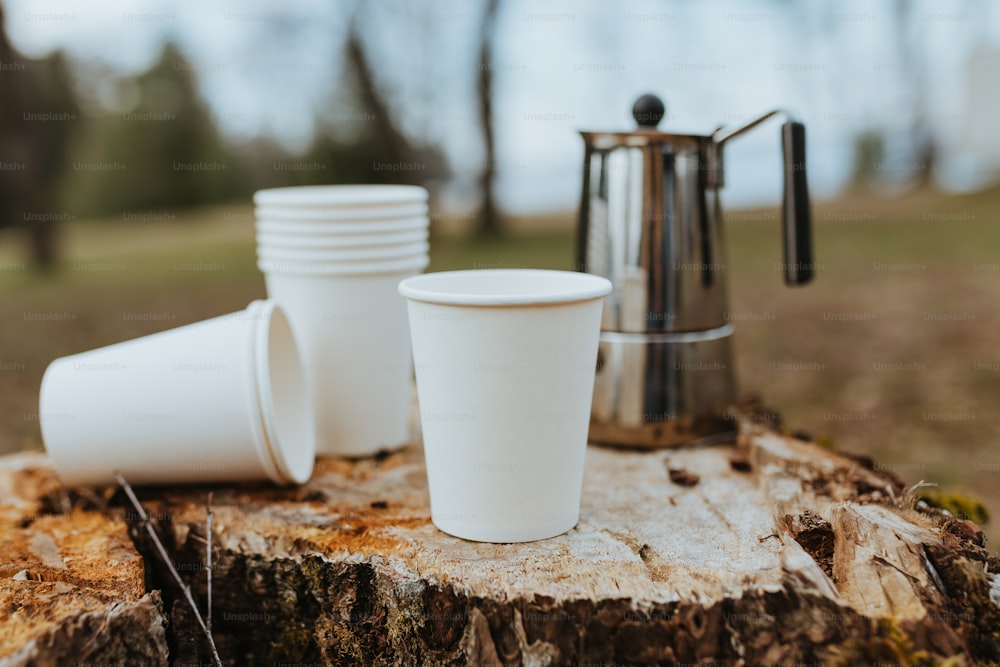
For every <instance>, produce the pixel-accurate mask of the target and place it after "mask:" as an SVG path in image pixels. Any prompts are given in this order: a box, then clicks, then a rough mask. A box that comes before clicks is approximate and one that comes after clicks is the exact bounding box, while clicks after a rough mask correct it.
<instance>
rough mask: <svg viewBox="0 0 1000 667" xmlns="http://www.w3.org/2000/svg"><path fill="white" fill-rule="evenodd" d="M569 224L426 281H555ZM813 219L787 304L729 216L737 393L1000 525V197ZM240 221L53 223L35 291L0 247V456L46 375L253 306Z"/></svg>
mask: <svg viewBox="0 0 1000 667" xmlns="http://www.w3.org/2000/svg"><path fill="white" fill-rule="evenodd" d="M571 217H572V216H571V214H567V215H565V216H563V217H562V218H560V217H559V216H550V217H549V218H547V219H546V220H544V221H543V222H544V224H538V225H530V224H529V225H525V224H520V225H518V228H519V229H521V228H524V227H531V226H536V227H540V228H544V229H545V230H548V231H541V232H535V233H526V232H518V233H517V234H514V235H511V236H509V237H506V238H503V239H500V240H494V241H489V242H485V241H478V242H477V241H472V240H468V239H463V238H461V237H458V236H452V235H440V234H439V235H436V236H434V237H433V238H432V249H431V258H432V265H431V268H430V270H443V269H453V268H487V267H521V266H536V267H548V268H570V267H571V265H572V261H573V257H572V238H573V237H572V219H571ZM814 217H815V223H816V249H817V262H818V264H819V270H818V274H817V279H816V281H815V283H814V284H812V285H810V286H808V287H803V288H796V289H787V288H785V287H784V286H783V284H782V274H781V271H780V267H778V266H776V264H777V263H778V262H780V261H781V251H780V230H779V222H778V217H777V212H776V211H775V210H772V209H762V210H756V211H737V212H732V213H730V215H729V222H728V231H727V233H728V239H727V240H728V254H729V258H728V264H729V267H730V285H731V311H732V314H733V319H734V324H735V326H736V328H737V339H736V351H737V372H738V377H739V380H740V384H741V390H742V392H743V393H744V394H756V395H759V396H761V397H762V398H763V399H764V401H765V402H766V403H767V404H768V405H770V406H773V407H775V408H777V409H778V410H779V411H780V412H781V413H782V414H783V415H784V417H785V421H786V424H787V425H788V426H789V427H790V428H797V429H802V430H805V431H808V432H811V433H813V434H814V435H816V436H825V437H828V438H830V439H832V440H833V441H834V442H835V443H836V445H837V446H838V447H843V448H845V449H848V450H851V451H854V452H858V453H863V454H867V455H869V456H872V457H873V458H874V459H875V460H876V462H877V464H878V465H879V466H880V467H884V468H885V469H889V470H893V471H895V472H897V474H899V475H900V476H901V477H902V478H903V479H904V480H907V481H911V482H916V481H919V480H926V481H929V482H935V483H938V484H940V485H941V487H942V488H943V489H956V488H957V489H962V490H963V491H966V492H968V493H969V494H970V495H972V496H974V497H978V498H980V499H982V500H984V501H985V502H986V504H987V507H988V508H990V509H993V510H994V511H1000V484H998V483H997V481H998V479H1000V448H998V447H997V443H998V442H1000V440H998V436H1000V416H998V415H997V413H996V411H995V409H994V404H995V403H996V402H997V401H998V400H1000V346H998V343H1000V328H998V323H1000V225H998V220H1000V192H986V193H980V194H976V195H970V196H961V197H959V196H944V195H940V194H935V193H930V192H926V193H917V194H913V195H908V196H906V197H902V198H897V199H892V200H885V199H875V198H850V199H843V200H840V201H837V202H831V203H818V204H816V205H815V209H814ZM251 220H252V218H251V212H250V209H249V207H219V208H213V209H206V210H200V211H190V212H184V213H178V215H177V219H176V220H172V221H169V222H165V223H144V222H133V221H123V220H117V221H114V220H104V221H78V222H74V223H69V224H67V226H66V229H65V232H66V234H65V235H64V239H63V240H64V250H65V253H64V254H65V257H66V260H65V262H64V265H63V267H62V268H61V270H60V271H58V272H57V273H56V274H55V275H54V276H50V277H45V276H39V275H37V274H35V273H34V272H32V271H30V270H26V269H24V268H23V267H22V264H21V261H23V260H21V259H20V256H19V254H18V252H19V247H18V243H19V242H20V239H19V237H16V236H15V235H14V234H13V233H12V232H11V231H7V232H4V233H3V234H0V322H2V327H0V396H2V397H3V401H2V408H0V410H2V411H0V453H2V452H10V451H16V450H20V449H28V448H33V449H37V448H40V447H41V439H40V435H39V430H38V417H37V392H38V387H39V382H40V380H41V375H42V372H43V370H44V368H45V365H46V364H47V363H48V362H49V361H51V360H52V359H53V358H55V357H58V356H62V355H65V354H70V353H74V352H79V351H83V350H86V349H89V348H92V347H95V346H99V345H105V344H109V343H114V342H117V341H120V340H124V339H127V338H132V337H134V336H137V335H142V334H145V333H150V332H153V331H158V330H161V329H164V328H168V327H170V326H177V325H180V324H184V323H187V322H192V321H195V320H199V319H202V318H205V317H208V316H212V315H216V314H221V313H225V312H229V311H232V310H237V309H240V308H243V307H244V306H245V305H246V303H247V302H248V301H250V300H251V299H253V298H257V297H260V296H263V294H264V283H263V279H262V277H261V276H260V274H259V273H258V272H257V270H256V267H255V258H254V252H253V229H252V227H253V225H252V221H251ZM522 222H523V221H522ZM988 532H990V533H991V534H992V535H993V536H995V537H1000V530H996V529H995V528H994V529H991V530H989V531H988Z"/></svg>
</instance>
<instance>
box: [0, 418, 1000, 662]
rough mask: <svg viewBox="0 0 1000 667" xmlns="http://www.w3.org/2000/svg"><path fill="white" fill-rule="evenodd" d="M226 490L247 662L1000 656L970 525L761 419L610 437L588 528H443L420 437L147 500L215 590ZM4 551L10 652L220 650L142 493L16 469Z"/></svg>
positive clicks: (993, 596)
mask: <svg viewBox="0 0 1000 667" xmlns="http://www.w3.org/2000/svg"><path fill="white" fill-rule="evenodd" d="M209 490H212V491H213V493H214V500H213V510H214V528H213V535H212V542H213V554H214V555H213V564H214V569H213V580H214V585H213V626H214V633H213V634H214V636H215V639H216V643H217V644H218V646H219V651H220V653H221V655H222V657H223V659H224V660H225V661H226V662H227V663H229V664H263V665H273V664H276V663H296V662H298V663H318V664H345V665H346V664H350V665H353V664H399V665H423V664H456V665H461V664H477V665H480V664H481V665H492V664H515V665H522V664H523V665H572V664H594V663H597V664H600V663H604V664H615V663H617V664H674V663H695V664H698V663H719V664H731V665H740V664H747V665H754V664H785V665H789V666H791V665H794V664H800V663H813V664H823V665H827V664H829V665H835V664H843V665H863V664H876V663H899V664H933V663H935V662H943V661H945V660H947V659H949V658H953V659H954V664H958V665H961V664H970V665H971V664H982V663H984V662H992V661H997V660H1000V610H998V606H1000V580H998V579H997V576H996V575H997V573H998V572H1000V560H998V559H997V558H996V557H995V556H993V555H992V554H991V553H990V552H988V551H987V550H986V549H985V548H984V540H983V535H982V533H981V532H980V531H979V529H978V528H977V527H976V526H975V525H974V524H971V523H970V522H968V521H961V520H959V519H956V518H952V517H949V516H947V515H946V514H944V513H942V512H940V511H938V510H934V509H930V508H926V507H923V506H922V504H920V503H918V502H917V501H916V499H915V496H914V494H913V493H912V492H908V491H907V490H906V489H904V488H903V487H902V486H901V484H900V483H899V482H898V481H897V480H896V479H894V478H892V477H891V476H887V475H885V474H883V473H880V472H877V471H875V470H872V469H871V467H870V466H868V465H866V464H865V462H863V461H858V460H856V459H853V458H849V457H846V456H843V455H841V454H838V453H836V452H834V451H831V450H829V449H824V448H822V447H819V446H816V445H813V444H810V443H807V442H803V441H801V440H796V439H793V438H789V437H786V436H783V435H780V434H778V433H775V432H774V431H772V430H769V429H767V428H766V427H763V426H761V425H757V424H752V423H749V422H747V423H743V424H741V434H740V436H739V437H738V439H737V441H736V442H732V443H727V444H719V445H712V446H704V447H692V448H684V449H676V450H665V451H655V452H647V451H642V452H638V451H621V450H615V449H608V448H603V447H591V448H590V449H589V451H588V453H587V467H586V475H585V482H584V493H583V505H582V511H581V519H580V523H579V524H578V525H577V527H576V528H575V529H573V530H572V531H570V532H569V533H567V534H564V535H562V536H559V537H556V538H553V539H549V540H542V541H539V542H533V543H527V544H513V545H508V544H480V543H473V542H467V541H464V540H461V539H457V538H454V537H450V536H448V535H446V534H444V533H441V532H440V531H438V530H437V529H435V528H434V526H433V524H431V522H430V513H429V508H428V497H427V487H426V478H425V473H424V467H423V455H422V452H421V451H420V449H419V448H416V447H410V448H407V449H404V450H402V451H400V452H397V453H394V454H391V455H388V456H385V457H381V458H375V459H366V460H361V461H340V460H324V461H320V462H319V464H318V467H317V470H316V473H315V475H314V477H313V479H312V480H311V481H310V482H309V483H308V484H307V485H305V486H303V487H300V488H290V489H280V488H276V487H271V486H265V485H255V486H219V487H212V489H209V488H207V487H196V488H187V489H183V490H174V489H142V490H141V491H140V497H141V498H142V501H143V503H144V505H145V506H146V508H147V510H148V511H149V512H150V513H151V515H152V517H153V519H154V522H155V524H156V527H157V528H158V530H159V531H160V533H161V535H163V536H164V541H165V543H166V545H167V548H168V550H169V551H170V552H171V556H172V559H173V561H174V562H173V564H174V566H175V567H176V568H177V569H178V570H179V571H180V573H181V575H182V576H183V577H184V578H185V579H186V580H187V581H188V582H189V584H190V585H191V586H192V588H193V590H194V593H195V597H196V599H198V600H199V601H200V602H201V603H202V604H204V601H205V598H206V595H205V593H206V591H205V583H204V582H205V572H204V571H203V563H204V549H205V540H204V537H205V535H204V533H205V499H206V495H207V493H208V491H209ZM109 491H110V490H109ZM524 492H525V493H531V489H525V490H524ZM108 499H110V502H108ZM126 524H130V525H131V531H128V532H127V531H126ZM129 534H131V536H132V537H133V538H134V541H135V544H136V545H137V547H138V548H136V547H135V546H133V540H131V539H130V538H129ZM0 542H2V544H3V549H2V551H0V665H21V664H53V665H54V664H64V659H65V657H66V656H72V657H73V659H74V660H79V661H90V662H112V663H115V662H117V663H120V664H133V663H135V662H144V663H146V664H167V661H168V659H169V660H174V661H180V662H200V663H207V662H208V654H207V652H206V649H205V646H204V645H203V644H204V642H202V641H201V640H200V638H199V637H200V635H199V632H198V631H197V630H196V626H195V624H194V619H193V617H192V615H191V614H190V612H189V611H188V610H187V609H186V608H185V607H184V603H183V601H182V600H181V599H180V597H179V596H178V594H177V591H176V590H175V589H174V587H173V585H172V584H171V583H170V582H169V580H168V578H167V576H166V574H165V570H164V569H163V566H162V564H161V563H160V562H159V561H158V560H157V559H156V557H155V556H154V554H153V551H152V549H151V548H150V545H149V544H147V543H146V542H145V540H144V539H142V537H141V535H140V532H139V530H138V526H137V525H136V517H135V514H134V512H132V511H131V510H130V508H128V507H126V506H125V505H124V503H123V500H122V498H121V494H118V495H115V496H113V497H112V494H111V493H110V492H109V493H106V494H104V495H101V494H100V493H98V494H94V495H93V496H91V495H80V494H77V493H75V492H70V493H67V492H66V491H64V490H61V489H60V487H59V485H58V483H57V482H56V480H55V478H54V477H53V475H52V473H51V471H50V469H49V468H48V466H47V463H46V460H45V458H44V457H43V456H41V455H18V456H13V457H7V458H5V459H0ZM161 594H162V598H163V600H164V602H163V603H162V604H161V602H160V596H161ZM142 638H146V641H145V642H139V643H137V641H138V640H139V639H142ZM168 654H169V658H168Z"/></svg>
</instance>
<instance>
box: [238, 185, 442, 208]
mask: <svg viewBox="0 0 1000 667" xmlns="http://www.w3.org/2000/svg"><path fill="white" fill-rule="evenodd" d="M253 201H254V204H256V205H257V206H259V207H262V208H264V207H268V208H271V207H274V208H313V209H355V208H379V207H382V208H387V207H392V206H405V205H410V204H420V203H426V202H427V190H425V189H424V188H422V187H420V186H417V185H305V186H293V187H287V188H271V189H268V190H258V191H257V192H256V193H254V196H253Z"/></svg>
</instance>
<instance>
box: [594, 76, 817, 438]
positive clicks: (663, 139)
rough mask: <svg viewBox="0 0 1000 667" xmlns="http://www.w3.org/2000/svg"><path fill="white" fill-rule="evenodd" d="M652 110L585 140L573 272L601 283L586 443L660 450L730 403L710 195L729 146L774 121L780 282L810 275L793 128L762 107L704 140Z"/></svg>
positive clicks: (722, 277)
mask: <svg viewBox="0 0 1000 667" xmlns="http://www.w3.org/2000/svg"><path fill="white" fill-rule="evenodd" d="M664 110H665V109H664V106H663V103H662V102H661V101H660V100H659V99H658V98H657V97H655V96H653V95H644V96H642V97H640V98H639V99H638V100H637V101H636V103H635V105H634V107H633V109H632V115H633V117H634V118H635V120H636V122H637V123H638V125H639V126H638V127H637V128H636V129H635V130H633V131H631V132H581V135H582V136H583V140H584V143H585V154H584V162H583V171H584V178H583V195H582V197H581V201H580V217H579V228H578V235H577V268H578V269H579V270H581V271H586V272H588V273H594V274H597V275H600V276H604V277H606V278H608V279H609V280H610V281H611V282H612V284H613V285H614V291H613V292H612V294H611V295H610V296H609V297H607V299H605V304H604V314H603V319H602V323H601V339H600V348H599V353H598V362H597V376H596V381H595V385H594V400H593V407H592V411H591V423H590V439H591V440H592V441H594V442H601V443H607V444H617V445H628V446H644V447H666V446H672V445H678V444H682V443H685V442H688V441H691V440H695V439H698V438H700V437H703V436H706V435H709V434H712V433H717V432H720V431H725V430H729V429H731V428H732V426H731V424H730V425H729V426H727V424H726V420H727V414H728V412H729V410H730V409H731V408H732V407H733V405H734V404H735V402H736V383H735V376H734V372H733V360H732V352H731V346H730V341H731V338H732V334H733V328H732V326H731V325H730V323H729V320H730V317H729V305H728V297H727V291H726V258H725V252H724V246H723V242H722V239H723V235H722V219H723V217H722V210H721V207H720V202H719V189H720V188H721V187H722V186H723V184H724V178H723V149H724V147H725V145H726V142H728V141H729V140H730V139H732V138H734V137H736V136H738V135H740V134H743V133H744V132H746V131H748V130H750V129H752V128H755V127H757V126H758V125H760V124H761V123H763V122H765V121H767V120H769V119H770V118H772V117H774V116H783V117H785V119H786V122H785V123H784V125H782V128H781V130H782V134H781V136H782V150H783V153H784V173H785V179H784V199H783V203H782V216H781V219H782V229H783V232H784V261H783V263H782V265H781V268H782V270H783V272H784V276H785V283H786V284H788V285H802V284H804V283H807V282H809V281H810V280H811V279H812V276H813V270H814V264H813V257H812V224H811V220H810V210H809V194H808V190H807V184H806V170H805V126H804V125H802V123H799V122H796V121H794V120H793V119H791V118H790V117H789V115H788V114H787V113H784V112H782V111H771V112H768V113H765V114H763V115H761V116H760V117H758V118H755V119H754V120H752V121H750V122H748V123H745V124H743V125H741V126H739V127H734V128H719V129H717V130H716V131H715V132H714V133H712V134H711V135H708V136H703V135H692V134H673V133H670V132H663V131H659V130H657V129H656V126H657V124H658V123H659V122H660V120H661V119H662V118H663V116H664Z"/></svg>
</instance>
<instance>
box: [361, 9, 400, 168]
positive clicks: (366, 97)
mask: <svg viewBox="0 0 1000 667" xmlns="http://www.w3.org/2000/svg"><path fill="white" fill-rule="evenodd" d="M347 66H348V68H349V69H350V70H351V71H352V72H354V75H355V83H356V85H357V94H358V98H359V100H358V101H359V102H360V103H361V107H362V108H363V109H364V110H365V111H367V112H369V113H370V114H371V116H372V122H373V123H374V124H375V133H374V141H375V143H376V144H378V145H377V147H376V151H377V154H378V155H379V156H380V157H381V158H382V159H384V160H386V161H387V162H405V161H407V160H408V159H410V158H412V157H413V156H412V152H411V150H410V146H409V142H407V140H406V138H405V137H404V136H403V135H402V133H401V132H400V130H399V128H398V127H397V126H396V124H395V123H394V122H393V120H392V116H391V114H390V113H389V104H388V103H387V102H386V100H385V97H384V96H383V95H382V93H381V91H379V89H378V86H377V85H376V83H375V75H374V72H373V70H372V67H371V63H369V62H368V56H367V55H365V50H364V47H363V46H362V44H361V36H360V35H359V34H358V27H357V21H356V20H355V21H354V22H352V23H351V28H350V31H349V33H348V36H347Z"/></svg>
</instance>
